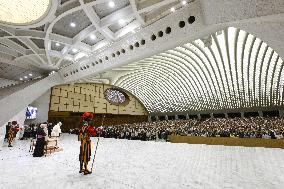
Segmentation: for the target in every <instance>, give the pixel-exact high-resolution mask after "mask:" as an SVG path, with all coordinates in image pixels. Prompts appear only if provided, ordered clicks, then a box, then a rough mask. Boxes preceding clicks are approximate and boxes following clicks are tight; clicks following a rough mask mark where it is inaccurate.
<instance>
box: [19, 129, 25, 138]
mask: <svg viewBox="0 0 284 189" xmlns="http://www.w3.org/2000/svg"><path fill="white" fill-rule="evenodd" d="M24 133H25V127H24V125H20V126H19V132H18V138H19V140H23V139H24Z"/></svg>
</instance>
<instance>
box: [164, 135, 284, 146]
mask: <svg viewBox="0 0 284 189" xmlns="http://www.w3.org/2000/svg"><path fill="white" fill-rule="evenodd" d="M169 141H170V142H172V143H188V144H207V145H224V146H245V147H265V148H282V149H284V139H262V138H233V137H200V136H180V135H170V136H169Z"/></svg>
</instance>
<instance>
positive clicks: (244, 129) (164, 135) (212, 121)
mask: <svg viewBox="0 0 284 189" xmlns="http://www.w3.org/2000/svg"><path fill="white" fill-rule="evenodd" d="M78 131H79V130H78V129H77V130H72V133H74V134H76V133H77V132H78ZM171 134H176V135H182V136H203V137H239V138H267V139H282V138H284V118H279V117H250V118H209V119H205V120H169V121H157V122H143V123H134V124H123V125H116V126H104V127H103V132H102V134H101V136H102V137H105V138H119V139H129V140H143V141H146V140H159V139H164V140H168V136H169V135H171Z"/></svg>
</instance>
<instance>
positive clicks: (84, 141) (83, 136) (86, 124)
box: [78, 112, 96, 175]
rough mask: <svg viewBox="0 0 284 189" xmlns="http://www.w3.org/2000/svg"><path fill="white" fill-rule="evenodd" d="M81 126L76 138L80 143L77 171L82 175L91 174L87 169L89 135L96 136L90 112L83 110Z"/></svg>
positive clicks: (89, 149)
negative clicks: (78, 168)
mask: <svg viewBox="0 0 284 189" xmlns="http://www.w3.org/2000/svg"><path fill="white" fill-rule="evenodd" d="M82 119H83V126H82V128H81V130H80V133H79V135H78V140H79V141H80V142H81V145H80V154H79V161H80V170H79V173H84V175H87V174H91V171H89V170H88V163H89V161H90V159H91V139H90V137H93V136H96V129H95V128H94V127H93V126H92V122H93V119H94V116H93V114H92V113H90V112H85V113H84V114H83V116H82Z"/></svg>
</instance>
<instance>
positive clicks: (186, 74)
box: [83, 27, 284, 112]
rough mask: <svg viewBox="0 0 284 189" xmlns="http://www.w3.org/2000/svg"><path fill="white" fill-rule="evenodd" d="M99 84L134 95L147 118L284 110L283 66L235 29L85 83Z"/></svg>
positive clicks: (270, 52)
mask: <svg viewBox="0 0 284 189" xmlns="http://www.w3.org/2000/svg"><path fill="white" fill-rule="evenodd" d="M111 72H113V73H111ZM117 75H119V77H117ZM110 76H113V78H109V77H110ZM100 78H108V79H109V80H110V81H112V84H113V85H115V86H118V87H121V88H123V89H126V90H128V91H130V92H132V93H133V94H135V95H136V96H137V97H138V98H139V99H140V100H141V101H142V102H143V103H144V105H145V106H146V107H147V109H148V110H149V111H150V112H190V111H206V110H207V111H208V110H209V111H210V110H211V111H212V110H226V109H239V108H252V107H265V106H281V105H282V106H283V105H284V104H283V103H284V62H283V60H282V59H281V57H280V56H279V55H278V54H277V52H275V51H274V50H273V49H272V48H270V47H269V46H268V45H267V44H266V43H265V42H263V41H262V40H261V39H259V38H257V37H256V36H254V35H252V34H249V33H247V32H245V31H243V30H240V29H237V28H233V27H229V28H226V29H224V30H221V31H218V32H216V33H215V34H213V35H211V36H210V37H208V38H207V39H198V40H195V41H193V42H191V43H186V44H184V45H182V46H179V47H176V48H174V49H172V50H168V51H165V52H163V53H160V54H157V55H154V56H151V57H149V58H146V59H143V60H141V61H137V62H134V63H131V64H128V65H125V66H122V67H120V68H115V69H113V70H112V71H108V72H106V73H104V74H102V75H101V76H100V77H89V78H87V79H85V80H83V81H89V82H90V81H91V82H96V81H97V82H98V81H102V80H101V79H100Z"/></svg>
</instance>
